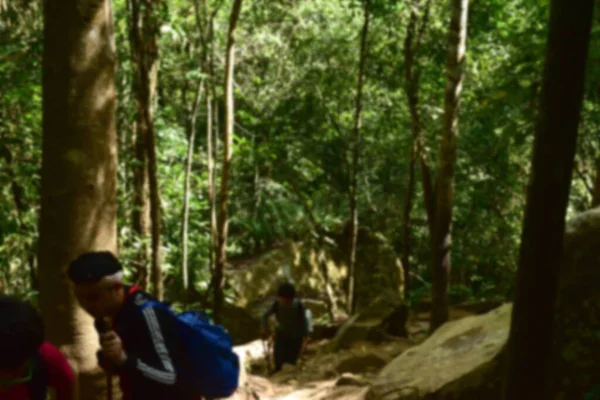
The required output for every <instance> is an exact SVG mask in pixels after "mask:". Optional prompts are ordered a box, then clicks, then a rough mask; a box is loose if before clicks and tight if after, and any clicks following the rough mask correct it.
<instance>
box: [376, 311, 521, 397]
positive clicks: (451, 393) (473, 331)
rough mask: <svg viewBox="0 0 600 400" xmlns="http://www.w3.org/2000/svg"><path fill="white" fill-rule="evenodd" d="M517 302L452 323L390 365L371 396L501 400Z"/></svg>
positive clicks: (377, 381)
mask: <svg viewBox="0 0 600 400" xmlns="http://www.w3.org/2000/svg"><path fill="white" fill-rule="evenodd" d="M511 310H512V306H511V305H509V304H507V305H503V306H502V307H500V308H498V309H496V310H494V311H491V312H489V313H488V314H484V315H481V316H474V317H468V318H465V319H463V320H459V321H455V322H450V323H447V324H446V325H444V326H442V327H441V328H440V329H438V330H437V331H436V332H435V333H434V334H433V335H432V336H431V337H430V338H429V339H427V340H426V341H425V342H423V343H422V344H421V345H419V346H416V347H414V348H412V349H410V350H408V351H407V352H405V353H403V354H402V355H400V356H399V357H398V358H396V359H395V360H394V361H392V362H391V363H390V364H389V365H387V366H386V367H385V368H384V369H383V370H382V371H381V373H380V374H379V375H378V377H377V378H376V379H375V381H374V382H373V386H372V387H371V389H370V390H369V393H368V397H367V398H368V399H370V400H375V399H377V400H392V399H393V400H409V399H410V400H416V399H434V398H435V399H436V400H459V399H460V400H479V399H486V400H496V399H498V400H500V398H501V392H502V391H501V383H502V375H503V374H502V369H503V361H504V355H503V351H502V350H503V348H504V347H505V344H506V342H507V340H508V333H509V329H510V317H511Z"/></svg>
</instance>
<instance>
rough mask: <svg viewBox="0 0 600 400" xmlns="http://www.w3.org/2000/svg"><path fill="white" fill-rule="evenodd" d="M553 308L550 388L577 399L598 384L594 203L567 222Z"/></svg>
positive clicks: (599, 247)
mask: <svg viewBox="0 0 600 400" xmlns="http://www.w3.org/2000/svg"><path fill="white" fill-rule="evenodd" d="M563 257H564V260H563V264H562V269H561V274H560V281H559V290H558V300H557V305H556V311H555V328H554V340H555V343H554V349H553V355H552V356H553V358H552V379H551V382H552V383H553V384H552V393H553V399H555V400H570V399H583V398H584V397H585V395H586V394H588V393H590V392H591V391H592V388H593V387H595V386H596V385H598V384H600V368H599V367H598V360H600V208H597V209H594V210H591V211H588V212H586V213H583V214H581V215H578V216H577V217H576V218H573V219H572V220H570V221H569V222H568V223H567V226H566V229H565V245H564V255H563Z"/></svg>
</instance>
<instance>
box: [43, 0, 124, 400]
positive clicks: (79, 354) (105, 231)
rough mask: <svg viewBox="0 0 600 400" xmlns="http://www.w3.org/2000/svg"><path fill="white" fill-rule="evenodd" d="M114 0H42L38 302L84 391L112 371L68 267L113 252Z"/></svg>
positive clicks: (91, 393) (91, 392) (83, 394)
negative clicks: (101, 370) (86, 256)
mask: <svg viewBox="0 0 600 400" xmlns="http://www.w3.org/2000/svg"><path fill="white" fill-rule="evenodd" d="M110 3H111V2H110V0H92V1H83V0H63V1H51V0H48V1H45V2H44V46H43V48H44V52H43V61H42V68H43V73H42V88H43V91H42V94H43V145H42V155H43V156H42V172H41V179H42V187H41V215H40V246H39V285H40V298H39V305H40V307H41V311H42V314H43V316H44V319H45V321H46V332H45V333H46V339H48V340H49V341H50V342H52V343H54V344H57V345H58V346H59V347H60V348H61V350H63V352H64V354H65V355H66V356H67V357H68V358H69V359H70V361H71V363H72V365H73V366H74V369H75V371H77V373H78V375H79V376H78V378H79V379H78V383H79V385H78V386H79V388H80V393H79V395H80V396H79V398H80V399H82V400H88V399H98V400H99V399H101V398H104V395H103V393H102V390H101V386H100V385H103V384H104V382H105V380H104V379H102V378H101V377H98V376H97V374H98V367H97V359H96V350H97V349H98V337H97V334H96V332H95V330H94V325H93V322H92V318H91V317H90V316H88V315H87V314H86V313H85V312H84V311H83V310H81V309H80V308H79V307H78V306H77V301H76V299H75V297H74V295H73V291H72V289H71V284H70V283H69V281H68V280H67V279H66V278H65V270H66V269H67V266H68V265H69V263H70V262H71V261H73V260H74V259H75V258H77V257H78V256H79V255H80V254H82V253H84V252H87V251H92V250H109V251H112V252H116V243H117V239H116V238H117V224H116V223H117V166H118V163H117V148H118V143H117V135H116V129H115V105H116V92H115V83H114V78H115V62H116V54H115V52H114V36H113V23H112V10H111V5H110ZM99 378H100V379H99ZM99 389H100V390H99Z"/></svg>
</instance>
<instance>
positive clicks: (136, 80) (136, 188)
mask: <svg viewBox="0 0 600 400" xmlns="http://www.w3.org/2000/svg"><path fill="white" fill-rule="evenodd" d="M127 5H128V12H129V13H130V18H129V42H130V48H131V58H132V60H133V63H134V65H136V66H137V65H139V63H140V58H141V54H140V52H141V51H142V49H141V46H142V43H141V42H140V40H141V33H140V32H139V30H140V29H141V24H142V21H141V15H140V7H139V2H138V0H129V1H128V2H127ZM132 84H133V93H134V96H135V98H136V121H135V122H134V123H133V137H134V139H133V142H134V146H135V163H134V165H133V213H132V226H133V232H134V233H135V236H136V239H137V240H139V241H140V243H141V246H140V249H139V252H138V254H137V256H136V259H135V262H134V265H135V267H136V270H137V271H136V274H135V278H134V282H137V283H138V284H140V286H142V287H143V288H144V289H146V288H147V287H148V286H149V284H150V258H151V249H150V246H149V244H148V239H149V238H150V224H151V221H150V194H149V179H148V160H147V157H146V136H147V135H148V129H147V127H146V123H145V119H144V111H143V105H142V103H141V101H139V100H138V96H139V93H140V91H141V86H142V71H141V68H139V67H136V68H135V69H134V73H133V80H132Z"/></svg>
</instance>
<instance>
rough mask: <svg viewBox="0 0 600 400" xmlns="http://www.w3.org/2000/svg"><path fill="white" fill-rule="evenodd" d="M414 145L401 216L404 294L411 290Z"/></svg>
mask: <svg viewBox="0 0 600 400" xmlns="http://www.w3.org/2000/svg"><path fill="white" fill-rule="evenodd" d="M416 151H417V149H416V145H415V144H413V147H412V149H411V151H410V163H409V169H408V188H407V190H406V201H405V202H404V212H403V214H402V268H403V270H404V292H405V293H409V292H410V290H411V287H412V285H411V278H410V270H411V269H410V252H411V243H410V230H411V225H410V212H411V210H412V203H413V197H414V194H415V157H416V154H415V153H416Z"/></svg>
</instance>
